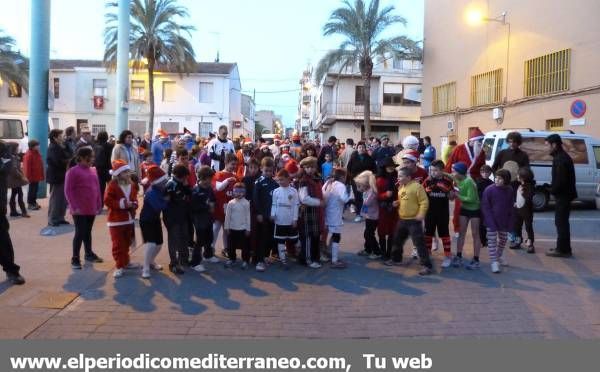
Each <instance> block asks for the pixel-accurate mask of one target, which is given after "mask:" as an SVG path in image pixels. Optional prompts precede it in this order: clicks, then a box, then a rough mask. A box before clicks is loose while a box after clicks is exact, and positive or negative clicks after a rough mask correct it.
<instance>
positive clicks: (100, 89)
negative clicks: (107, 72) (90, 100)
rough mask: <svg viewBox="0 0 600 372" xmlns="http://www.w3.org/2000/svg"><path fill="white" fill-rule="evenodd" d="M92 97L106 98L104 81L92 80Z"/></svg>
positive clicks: (106, 91)
mask: <svg viewBox="0 0 600 372" xmlns="http://www.w3.org/2000/svg"><path fill="white" fill-rule="evenodd" d="M93 85H94V97H104V98H106V97H108V88H107V84H106V79H94V80H93Z"/></svg>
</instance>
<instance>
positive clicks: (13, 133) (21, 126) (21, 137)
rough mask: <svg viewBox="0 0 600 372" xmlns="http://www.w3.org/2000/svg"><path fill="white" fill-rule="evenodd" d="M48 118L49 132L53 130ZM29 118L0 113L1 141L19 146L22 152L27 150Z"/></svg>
mask: <svg viewBox="0 0 600 372" xmlns="http://www.w3.org/2000/svg"><path fill="white" fill-rule="evenodd" d="M51 123H52V122H51V120H50V119H49V118H48V130H50V129H51V128H52V125H51ZM28 126H29V117H28V116H27V115H8V114H2V113H0V140H2V141H4V142H14V143H18V144H19V148H20V150H21V151H26V150H27V143H26V141H27V137H26V136H25V134H26V133H29V129H28Z"/></svg>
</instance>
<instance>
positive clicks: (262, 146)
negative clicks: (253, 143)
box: [260, 143, 269, 150]
mask: <svg viewBox="0 0 600 372" xmlns="http://www.w3.org/2000/svg"><path fill="white" fill-rule="evenodd" d="M268 148H269V145H267V144H266V143H263V144H262V145H260V149H261V150H264V149H268Z"/></svg>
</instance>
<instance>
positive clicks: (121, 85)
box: [115, 0, 130, 134]
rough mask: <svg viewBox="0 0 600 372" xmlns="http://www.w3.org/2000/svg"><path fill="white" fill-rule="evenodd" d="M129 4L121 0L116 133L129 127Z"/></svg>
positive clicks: (126, 0) (118, 34) (118, 38)
mask: <svg viewBox="0 0 600 372" xmlns="http://www.w3.org/2000/svg"><path fill="white" fill-rule="evenodd" d="M129 4H130V0H119V5H118V20H119V26H118V31H117V91H116V93H117V96H116V100H115V101H116V102H115V113H116V118H115V133H117V134H119V133H121V132H122V131H124V130H125V129H127V127H128V115H127V114H128V109H129V99H128V97H129V29H130V23H129V22H130V21H129Z"/></svg>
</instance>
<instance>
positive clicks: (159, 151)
mask: <svg viewBox="0 0 600 372" xmlns="http://www.w3.org/2000/svg"><path fill="white" fill-rule="evenodd" d="M170 148H171V143H170V142H169V141H167V142H165V143H161V142H160V140H158V141H154V142H152V161H153V162H154V164H156V165H160V163H161V162H162V159H163V153H164V152H165V150H166V149H170Z"/></svg>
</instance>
